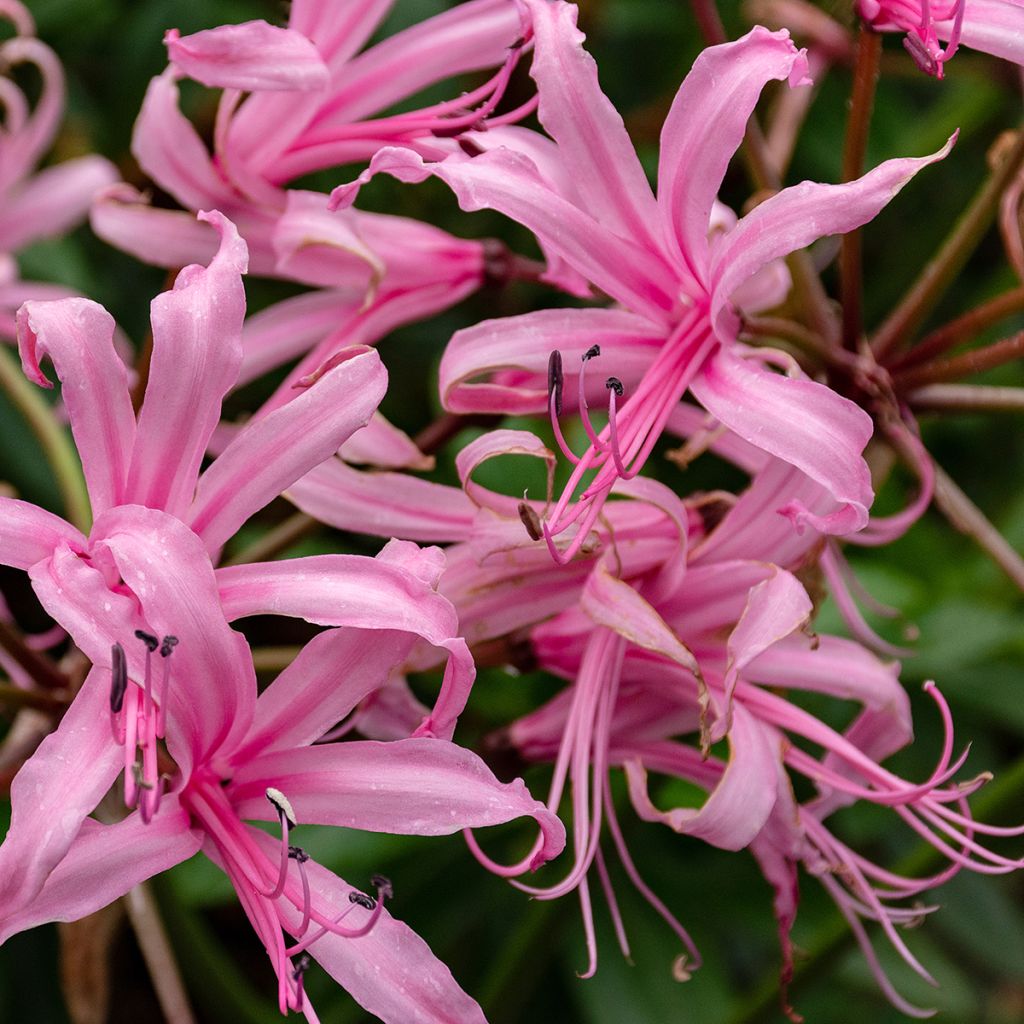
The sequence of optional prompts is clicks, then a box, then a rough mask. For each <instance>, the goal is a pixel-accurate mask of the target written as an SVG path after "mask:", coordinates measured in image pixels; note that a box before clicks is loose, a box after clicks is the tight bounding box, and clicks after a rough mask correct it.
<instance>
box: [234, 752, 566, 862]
mask: <svg viewBox="0 0 1024 1024" xmlns="http://www.w3.org/2000/svg"><path fill="white" fill-rule="evenodd" d="M268 786H273V787H275V788H277V789H279V790H280V791H281V792H282V793H284V794H285V796H287V797H288V799H289V801H291V804H292V806H293V807H294V808H295V813H296V815H297V817H298V820H299V821H301V822H307V823H309V824H321V825H338V826H341V827H344V828H358V829H363V830H364V831H369V832H389V833H394V834H397V835H421V836H442V835H451V834H452V833H454V832H458V831H461V830H462V829H464V828H479V827H481V826H484V825H498V824H501V823H503V822H506V821H513V820H515V819H516V818H523V817H530V818H533V819H534V820H535V821H536V822H537V824H538V825H539V826H540V829H541V833H542V836H543V842H542V843H540V844H538V845H539V851H538V853H537V855H536V857H535V859H534V866H535V867H538V866H540V865H541V864H544V863H546V862H547V861H549V860H551V858H553V857H556V856H557V855H558V854H559V853H560V852H561V851H562V849H563V847H564V846H565V828H564V827H563V825H562V823H561V821H560V820H559V818H558V816H557V815H556V814H554V813H552V812H551V811H549V810H548V809H547V808H546V807H545V806H544V804H542V803H541V802H540V801H539V800H534V798H533V797H532V796H530V794H529V792H528V791H527V789H526V786H525V785H524V784H523V781H522V779H515V780H514V781H512V782H508V783H505V782H499V781H498V780H497V779H496V778H495V777H494V775H493V774H492V773H491V770H490V769H489V768H488V767H487V765H485V764H484V763H483V761H481V760H480V758H478V757H477V756H476V755H475V754H473V753H471V752H470V751H468V750H465V749H464V748H462V747H460V746H458V745H456V744H454V743H448V742H446V741H444V740H436V739H425V738H423V739H407V740H392V741H390V742H387V743H378V742H376V741H373V740H357V741H353V742H342V743H325V744H323V745H320V746H314V747H304V748H302V749H296V750H278V751H276V752H274V753H268V754H265V755H264V756H262V757H257V758H254V759H252V760H251V761H249V762H248V763H246V764H244V765H240V766H239V768H238V770H237V771H236V773H235V775H234V778H233V780H232V783H231V786H230V787H229V788H228V795H229V797H230V799H231V800H232V801H233V802H234V803H235V805H236V807H237V809H238V813H239V815H240V816H241V817H243V818H256V819H260V820H263V821H269V820H273V818H274V809H273V808H272V807H271V806H270V805H269V804H268V802H267V798H266V790H267V787H268Z"/></svg>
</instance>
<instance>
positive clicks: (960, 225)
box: [871, 131, 1024, 362]
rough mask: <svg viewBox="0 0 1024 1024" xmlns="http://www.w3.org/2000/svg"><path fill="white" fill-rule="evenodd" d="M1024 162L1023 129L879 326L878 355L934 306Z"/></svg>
mask: <svg viewBox="0 0 1024 1024" xmlns="http://www.w3.org/2000/svg"><path fill="white" fill-rule="evenodd" d="M1022 163H1024V131H1020V132H1018V134H1017V139H1016V141H1015V142H1014V144H1013V146H1012V148H1011V149H1010V151H1009V152H1008V153H1006V154H1005V155H1004V156H1003V158H1002V159H1001V160H1000V161H999V162H998V164H997V165H996V167H995V168H994V169H993V171H992V173H991V174H990V175H989V177H988V180H987V181H986V182H985V184H984V185H982V187H981V188H980V189H979V191H978V193H977V195H975V197H974V199H973V200H972V201H971V204H970V206H968V207H967V209H966V210H965V211H964V213H963V215H962V216H961V217H960V219H959V220H958V221H957V222H956V225H955V226H954V227H953V230H952V231H951V232H950V234H949V236H948V237H947V238H946V240H945V242H943V243H942V246H941V247H940V248H939V251H938V253H936V255H935V258H934V259H933V260H931V261H930V262H929V263H928V264H927V265H926V266H925V268H924V269H923V270H922V271H921V273H920V275H919V276H918V278H917V280H916V281H915V282H914V283H913V284H912V285H911V286H910V290H909V291H908V292H907V294H906V295H905V296H904V297H903V299H902V300H901V301H900V303H899V304H898V305H897V307H896V308H895V309H894V310H893V311H892V312H891V313H890V314H889V316H888V318H887V319H886V321H885V323H883V324H882V326H881V327H879V329H878V331H877V333H876V334H875V336H874V338H873V339H872V341H871V347H872V349H873V350H874V353H875V358H876V359H878V361H879V362H882V361H884V360H885V359H886V357H887V356H889V355H891V354H892V353H893V352H895V351H896V349H897V348H899V347H900V346H901V345H906V344H907V343H908V342H909V341H910V339H911V338H912V336H913V335H914V333H915V332H916V331H917V330H918V329H919V328H920V326H921V325H922V324H923V323H924V321H925V318H926V317H927V316H928V314H929V313H931V311H932V310H933V309H934V308H935V305H936V303H937V302H938V301H939V299H940V298H942V296H943V295H944V294H945V292H946V291H947V289H948V288H949V286H950V284H951V283H952V281H953V279H954V278H955V277H956V276H957V274H959V273H960V270H961V268H962V267H963V265H964V264H965V263H966V262H967V258H968V257H969V256H970V255H971V253H972V252H974V250H975V249H976V248H977V245H978V243H979V242H980V241H981V239H982V236H983V235H984V234H985V232H986V231H987V230H988V228H989V225H990V224H991V223H992V220H993V218H994V217H995V215H996V211H997V209H998V208H999V200H1000V199H1001V198H1002V194H1003V191H1004V190H1005V189H1006V186H1007V185H1008V184H1009V183H1010V182H1011V181H1012V180H1013V178H1014V177H1015V175H1016V174H1017V172H1018V171H1019V170H1020V168H1021V165H1022Z"/></svg>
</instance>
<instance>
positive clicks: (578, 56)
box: [528, 0, 659, 251]
mask: <svg viewBox="0 0 1024 1024" xmlns="http://www.w3.org/2000/svg"><path fill="white" fill-rule="evenodd" d="M528 9H529V11H530V14H531V16H532V23H533V32H534V53H533V64H532V68H531V72H530V73H531V75H532V76H533V78H534V79H535V80H536V82H537V91H538V94H539V95H540V111H539V116H540V121H541V124H543V125H544V127H545V128H546V129H547V131H548V134H550V135H551V136H552V137H553V138H554V139H555V141H556V142H557V143H558V150H559V154H560V156H561V158H562V160H563V161H564V163H565V167H566V170H567V171H568V173H569V175H570V176H571V177H572V179H573V183H574V187H575V190H576V194H577V196H578V204H579V205H580V207H581V208H583V209H584V210H586V211H587V212H588V213H590V214H591V216H593V217H594V218H595V219H596V220H598V221H600V222H601V224H603V225H605V226H607V227H608V228H609V229H610V230H612V231H614V232H615V233H616V234H617V235H621V236H622V237H623V238H628V239H630V240H631V241H634V242H636V243H637V244H638V245H641V246H642V247H643V248H645V249H647V250H651V251H657V250H658V249H659V243H658V234H659V232H658V215H657V205H656V203H655V201H654V196H653V194H652V193H651V187H650V185H649V184H648V183H647V177H646V175H645V174H644V171H643V168H642V167H641V166H640V161H639V160H638V159H637V155H636V151H635V150H634V148H633V143H632V142H631V141H630V138H629V135H628V134H627V133H626V127H625V125H624V124H623V123H622V117H621V116H620V114H619V112H618V111H617V110H616V109H615V107H614V106H613V105H612V103H611V102H610V101H609V99H608V97H607V96H605V94H604V93H603V92H602V91H601V87H600V85H598V81H597V65H596V64H595V62H594V59H593V57H591V56H590V54H589V53H587V51H586V50H584V49H583V40H584V39H585V38H586V37H585V36H584V35H583V33H582V32H580V31H579V30H578V29H577V28H576V18H577V14H578V9H577V7H576V6H575V5H574V4H568V3H561V2H559V3H550V2H548V0H528Z"/></svg>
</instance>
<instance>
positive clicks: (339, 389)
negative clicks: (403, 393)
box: [151, 325, 387, 550]
mask: <svg viewBox="0 0 1024 1024" xmlns="http://www.w3.org/2000/svg"><path fill="white" fill-rule="evenodd" d="M239 326H240V325H239ZM151 379H152V378H151ZM386 389H387V372H386V371H385V370H384V366H383V364H382V363H381V361H380V356H378V355H377V353H376V352H375V351H373V350H369V351H367V350H362V351H360V350H358V349H357V350H355V354H354V355H353V357H352V358H350V359H346V360H345V361H344V362H342V363H340V364H339V365H336V366H334V367H332V368H331V369H329V370H328V371H327V372H326V373H325V374H324V375H323V376H322V377H321V378H320V379H319V380H318V381H316V382H315V383H314V384H313V385H312V386H310V387H309V388H307V389H306V390H305V392H303V393H301V394H299V395H298V396H297V397H296V398H294V399H293V400H292V401H291V402H289V403H288V404H287V405H284V406H281V407H280V408H279V409H275V410H274V411H273V412H272V413H271V414H270V415H269V416H266V417H264V418H262V419H260V420H258V421H256V422H255V423H253V424H251V425H250V426H248V427H247V428H244V429H243V430H242V431H240V432H239V434H238V435H237V436H236V437H235V438H234V439H233V440H232V441H231V443H230V444H229V445H228V447H227V448H226V449H225V450H224V451H223V452H222V453H221V454H220V456H218V458H217V460H216V461H215V462H214V463H213V465H212V466H210V468H209V469H207V470H206V472H204V473H203V475H202V478H201V479H200V481H199V487H198V489H197V491H196V497H195V502H194V503H193V505H192V507H191V509H190V511H189V514H188V520H189V522H190V523H191V525H192V528H193V529H194V530H195V532H196V533H198V534H199V535H200V536H201V537H202V538H203V540H204V541H205V542H206V544H207V546H208V547H209V548H210V550H217V549H218V548H220V547H221V546H222V545H223V544H224V542H225V541H227V540H228V539H229V538H230V537H231V536H233V535H234V533H235V531H236V530H237V529H238V528H239V527H240V526H241V525H242V523H244V522H245V521H246V520H247V519H248V518H249V516H251V515H252V514H253V513H254V512H256V511H258V510H259V509H261V508H262V507H263V506H264V505H266V504H268V503H269V502H270V501H272V500H273V499H274V498H276V497H277V496H278V495H279V494H280V493H281V492H282V491H284V490H285V489H286V488H287V487H289V486H290V485H291V484H293V483H294V482H295V481H296V480H297V479H299V478H300V477H302V476H303V475H304V474H305V473H307V472H308V471H309V470H310V469H312V468H313V467H314V466H316V465H318V464H319V463H321V462H323V461H324V459H328V458H330V457H331V456H332V455H333V454H334V453H335V452H337V450H338V448H339V447H340V446H341V444H342V443H343V442H344V441H345V440H346V439H347V438H348V437H349V436H350V435H351V434H352V432H353V431H355V430H358V429H359V428H360V427H361V426H363V425H364V424H365V423H366V422H367V420H369V418H370V416H371V415H372V413H373V412H374V410H375V409H376V408H377V405H378V404H379V403H380V400H381V398H383V396H384V392H385V390H386ZM218 397H219V396H218ZM206 440H207V438H204V439H203V444H204V446H205V443H206Z"/></svg>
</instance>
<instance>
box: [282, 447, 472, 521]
mask: <svg viewBox="0 0 1024 1024" xmlns="http://www.w3.org/2000/svg"><path fill="white" fill-rule="evenodd" d="M285 497H286V498H287V499H288V500H289V501H290V502H292V504H294V505H295V506H296V508H299V509H301V510H302V511H303V512H305V513H306V514H307V515H310V516H312V517H313V518H314V519H318V520H319V521H320V522H322V523H326V524H327V525H328V526H333V527H336V528H337V529H339V530H351V531H352V532H356V533H369V534H373V535H374V536H377V537H402V538H403V539H405V540H416V541H455V540H465V539H466V538H467V537H469V535H470V533H471V531H472V529H473V514H474V512H475V507H474V505H473V503H472V502H471V501H470V500H469V498H467V497H466V495H465V492H463V491H462V490H461V489H460V488H458V487H449V486H446V485H444V484H438V483H434V482H433V481H431V480H420V479H418V478H416V477H413V476H408V475H407V474H404V473H372V472H359V471H358V470H355V469H352V468H350V467H349V466H346V465H345V463H344V462H342V461H341V460H340V459H328V460H327V461H326V462H323V463H321V464H320V465H319V466H316V467H315V468H314V469H312V470H310V471H309V472H308V473H307V474H306V475H305V476H304V477H302V479H301V480H297V481H296V482H295V483H294V484H292V485H291V486H290V487H289V488H288V490H287V491H286V492H285Z"/></svg>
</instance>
